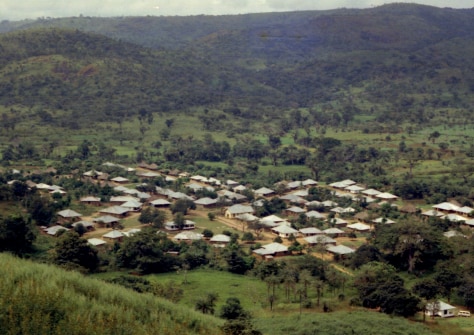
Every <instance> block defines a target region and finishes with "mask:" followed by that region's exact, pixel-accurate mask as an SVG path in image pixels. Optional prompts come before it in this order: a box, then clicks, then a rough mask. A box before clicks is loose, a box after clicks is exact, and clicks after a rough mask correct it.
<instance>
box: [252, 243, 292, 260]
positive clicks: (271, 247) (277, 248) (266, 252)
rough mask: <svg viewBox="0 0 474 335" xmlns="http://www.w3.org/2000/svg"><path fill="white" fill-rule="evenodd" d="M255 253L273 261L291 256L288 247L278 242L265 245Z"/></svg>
mask: <svg viewBox="0 0 474 335" xmlns="http://www.w3.org/2000/svg"><path fill="white" fill-rule="evenodd" d="M253 253H254V254H256V255H259V256H261V257H262V258H264V259H272V258H273V257H279V256H286V255H289V254H290V252H289V251H288V247H287V246H285V245H283V244H281V243H277V242H273V243H270V244H265V245H263V246H262V247H261V248H259V249H255V250H254V251H253Z"/></svg>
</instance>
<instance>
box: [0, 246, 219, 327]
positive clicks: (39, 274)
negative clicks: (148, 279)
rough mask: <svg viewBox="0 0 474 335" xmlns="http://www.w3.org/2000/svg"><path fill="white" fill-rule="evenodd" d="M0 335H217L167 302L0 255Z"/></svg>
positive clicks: (206, 320)
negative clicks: (0, 268) (0, 270)
mask: <svg viewBox="0 0 474 335" xmlns="http://www.w3.org/2000/svg"><path fill="white" fill-rule="evenodd" d="M0 262H1V264H2V272H1V275H0V276H1V282H2V285H1V288H0V291H1V294H0V308H1V311H2V312H1V317H0V332H1V333H2V334H12V335H13V334H23V335H27V334H35V335H40V334H81V335H84V334H127V335H128V334H144V333H145V334H221V330H220V326H221V325H222V322H221V321H219V320H218V319H216V318H213V317H210V316H206V315H202V314H201V313H197V312H194V311H192V310H190V309H189V308H186V307H180V306H177V305H175V304H173V303H171V302H169V301H166V300H163V299H161V298H157V297H154V296H152V295H151V294H138V293H136V292H133V291H130V290H127V289H124V288H120V287H118V286H115V285H111V284H105V283H104V282H100V281H97V280H92V279H88V278H84V277H83V276H82V275H80V274H78V273H74V272H66V271H64V270H60V269H58V268H55V267H53V266H48V265H41V264H35V263H32V262H30V261H25V260H20V259H17V258H15V257H13V256H11V255H8V254H0Z"/></svg>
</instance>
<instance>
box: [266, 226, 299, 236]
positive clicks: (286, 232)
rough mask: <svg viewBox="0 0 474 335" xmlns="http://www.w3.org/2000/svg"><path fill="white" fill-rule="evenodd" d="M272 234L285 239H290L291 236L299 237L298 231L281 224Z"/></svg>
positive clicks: (273, 229)
mask: <svg viewBox="0 0 474 335" xmlns="http://www.w3.org/2000/svg"><path fill="white" fill-rule="evenodd" d="M272 232H273V233H274V234H277V235H278V236H280V237H283V238H289V237H290V236H295V237H296V236H298V230H296V229H294V228H292V227H290V226H288V225H286V224H281V225H279V226H277V227H274V228H272Z"/></svg>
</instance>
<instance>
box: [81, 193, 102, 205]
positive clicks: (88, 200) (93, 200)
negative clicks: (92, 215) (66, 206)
mask: <svg viewBox="0 0 474 335" xmlns="http://www.w3.org/2000/svg"><path fill="white" fill-rule="evenodd" d="M79 201H80V202H81V203H83V204H87V205H93V206H100V204H101V200H100V198H99V197H94V196H91V195H90V196H87V197H83V198H81V199H80V200H79Z"/></svg>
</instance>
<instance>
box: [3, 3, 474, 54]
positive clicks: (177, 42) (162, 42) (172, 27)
mask: <svg viewBox="0 0 474 335" xmlns="http://www.w3.org/2000/svg"><path fill="white" fill-rule="evenodd" d="M410 25H412V26H413V28H415V29H409V28H410ZM375 27H377V29H378V30H379V31H378V32H371V31H370V30H372V29H374V28H375ZM34 28H70V29H79V30H82V31H85V32H94V33H99V34H102V35H105V36H108V37H111V38H115V39H121V40H124V41H129V42H132V43H136V44H140V45H142V46H145V47H150V48H153V49H168V48H170V49H176V48H182V47H186V46H189V45H192V44H193V42H198V41H201V40H202V39H205V38H206V37H208V36H210V35H213V34H225V35H226V34H229V33H237V32H249V31H250V32H252V31H258V32H260V33H262V34H264V33H265V32H266V31H269V32H274V33H276V34H277V35H278V34H280V33H282V32H283V33H287V34H291V33H294V34H295V36H300V37H302V38H304V37H306V38H311V37H313V39H314V36H321V35H323V36H327V37H326V38H324V40H325V41H326V43H329V44H330V43H338V42H344V41H345V42H347V41H348V40H349V41H350V40H352V41H354V37H356V40H357V39H360V40H363V41H372V42H375V43H384V42H385V43H388V44H393V42H395V41H398V42H402V41H404V40H405V41H406V42H407V43H409V42H413V40H415V39H416V40H419V39H420V38H427V37H429V38H430V41H433V40H439V39H441V38H453V37H466V36H473V34H474V9H451V8H437V7H432V6H425V5H416V4H406V3H396V4H388V5H383V6H380V7H375V8H369V9H345V8H344V9H335V10H326V11H299V12H283V13H281V12H278V13H260V14H245V15H221V16H207V15H198V16H163V17H162V16H143V17H110V18H101V17H83V16H81V17H68V18H47V19H44V18H42V19H37V20H25V21H12V22H10V21H3V22H1V23H0V32H8V31H14V30H24V29H34ZM367 30H369V31H367ZM340 34H345V35H347V37H348V38H346V39H341V38H335V39H331V38H330V37H331V36H334V35H336V36H338V35H340ZM357 35H359V36H357ZM302 40H304V39H302Z"/></svg>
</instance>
